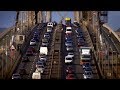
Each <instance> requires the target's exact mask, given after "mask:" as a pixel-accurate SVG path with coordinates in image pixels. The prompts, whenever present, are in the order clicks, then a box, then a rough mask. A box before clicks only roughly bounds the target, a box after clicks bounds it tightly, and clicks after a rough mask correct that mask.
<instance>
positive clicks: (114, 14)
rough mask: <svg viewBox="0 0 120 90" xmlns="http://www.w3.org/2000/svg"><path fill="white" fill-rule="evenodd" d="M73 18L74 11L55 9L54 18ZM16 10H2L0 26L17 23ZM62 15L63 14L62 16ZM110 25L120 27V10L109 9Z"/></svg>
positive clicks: (4, 26)
mask: <svg viewBox="0 0 120 90" xmlns="http://www.w3.org/2000/svg"><path fill="white" fill-rule="evenodd" d="M65 14H66V17H70V18H72V21H73V12H72V11H59V12H58V11H57V12H56V11H53V12H52V17H53V18H52V20H53V21H57V22H59V21H60V19H61V16H64V15H65ZM15 15H16V12H15V11H0V28H8V27H11V26H13V25H14V24H15ZM60 15H61V16H60ZM108 25H109V26H110V27H111V28H112V29H113V30H114V31H115V30H117V29H118V28H120V11H109V12H108Z"/></svg>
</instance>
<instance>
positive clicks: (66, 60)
mask: <svg viewBox="0 0 120 90" xmlns="http://www.w3.org/2000/svg"><path fill="white" fill-rule="evenodd" d="M72 62H73V58H72V57H71V56H65V63H72Z"/></svg>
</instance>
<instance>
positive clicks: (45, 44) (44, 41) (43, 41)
mask: <svg viewBox="0 0 120 90" xmlns="http://www.w3.org/2000/svg"><path fill="white" fill-rule="evenodd" d="M48 45H49V42H48V39H45V38H44V39H42V46H46V47H47V46H48Z"/></svg>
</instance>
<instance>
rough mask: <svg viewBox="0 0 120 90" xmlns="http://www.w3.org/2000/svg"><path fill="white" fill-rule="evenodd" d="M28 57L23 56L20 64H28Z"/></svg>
mask: <svg viewBox="0 0 120 90" xmlns="http://www.w3.org/2000/svg"><path fill="white" fill-rule="evenodd" d="M29 61H30V60H29V57H28V56H23V57H22V62H29Z"/></svg>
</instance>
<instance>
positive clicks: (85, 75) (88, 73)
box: [83, 71, 93, 79]
mask: <svg viewBox="0 0 120 90" xmlns="http://www.w3.org/2000/svg"><path fill="white" fill-rule="evenodd" d="M83 77H84V79H92V78H93V74H92V72H91V71H85V72H84V74H83Z"/></svg>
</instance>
